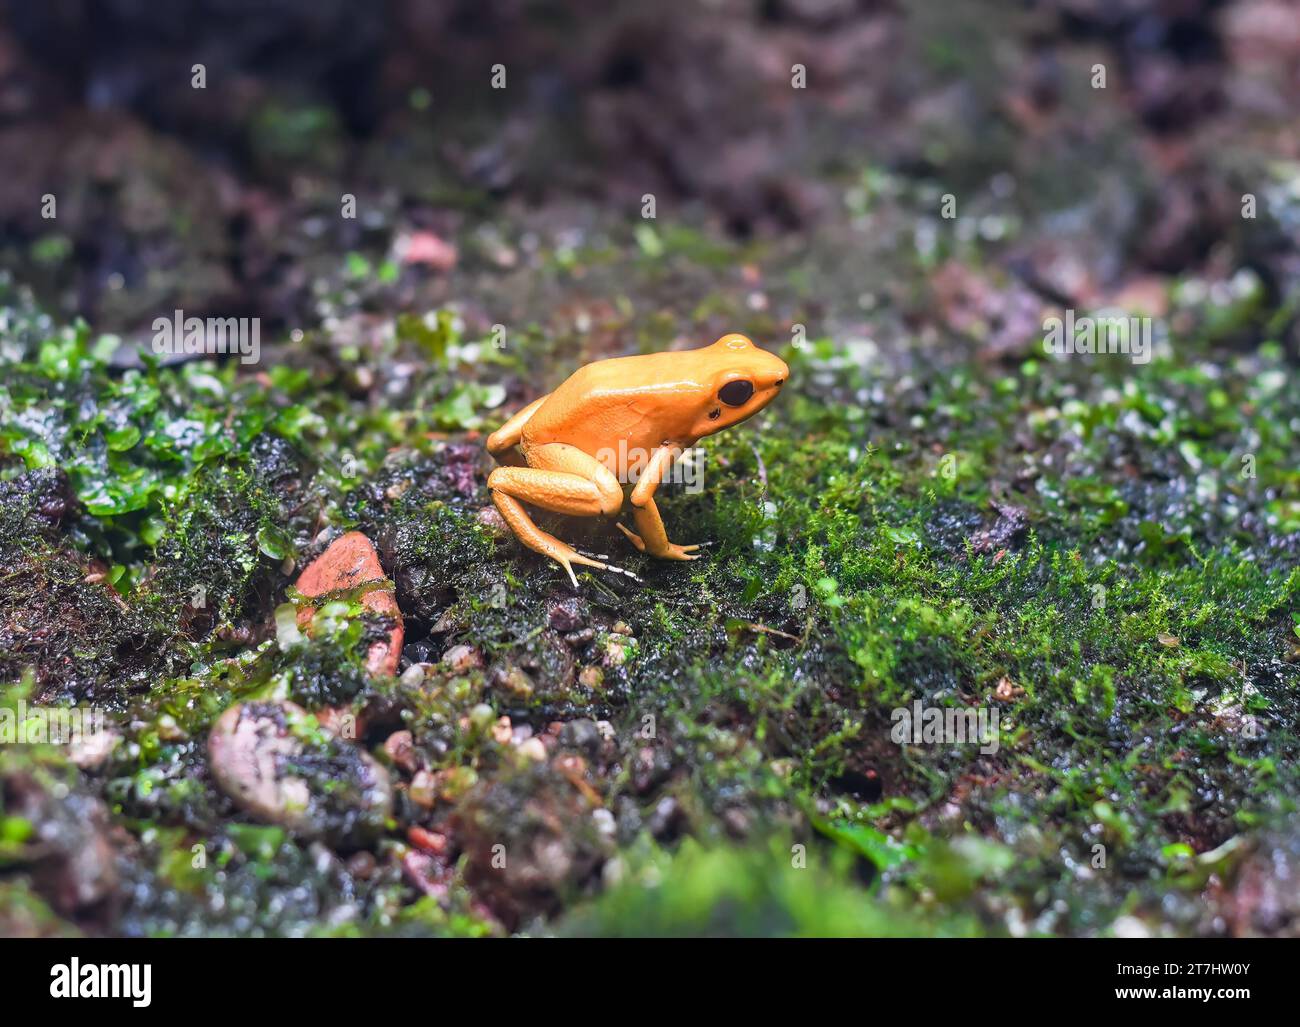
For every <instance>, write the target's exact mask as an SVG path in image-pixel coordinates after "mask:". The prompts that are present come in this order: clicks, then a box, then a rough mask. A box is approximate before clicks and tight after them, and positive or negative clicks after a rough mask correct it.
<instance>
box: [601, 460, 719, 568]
mask: <svg viewBox="0 0 1300 1027" xmlns="http://www.w3.org/2000/svg"><path fill="white" fill-rule="evenodd" d="M680 455H681V450H680V449H678V448H677V447H676V446H661V447H659V448H658V449H656V450H655V451H654V453H652V454H651V456H650V461H649V463H647V464H646V467H645V470H644V471H642V472H641V476H640V477H639V478H637V481H636V486H635V487H634V488H633V489H632V495H631V497H630V501H631V503H632V517H633V519H634V520H635V521H636V526H637V531H639V532H640V534H639V535H638V534H637V532H636V531H631V530H630V529H628V528H625V527H624V526H623V525H621V524H620V525H619V526H618V529H619V531H621V532H622V533H623V534H624V535H626V536H627V537H628V538H629V539H631V541H632V545H634V546H636V547H637V549H639V550H641V551H642V552H643V553H649V554H650V555H651V556H657V557H659V558H660V559H661V560H695V559H698V557H699V554H698V553H695V552H694V551H695V550H696V549H699V548H700V547H699V546H698V545H692V546H679V545H677V544H676V543H675V542H669V541H668V532H667V531H665V530H664V521H663V518H662V517H660V516H659V508H658V507H657V506H655V500H654V494H655V490H656V489H657V488H659V485H660V483H661V482H662V481H663V479H664V475H665V474H667V473H668V469H669V468H670V467H672V465H673V461H674V460H676V459H677V457H678V456H680Z"/></svg>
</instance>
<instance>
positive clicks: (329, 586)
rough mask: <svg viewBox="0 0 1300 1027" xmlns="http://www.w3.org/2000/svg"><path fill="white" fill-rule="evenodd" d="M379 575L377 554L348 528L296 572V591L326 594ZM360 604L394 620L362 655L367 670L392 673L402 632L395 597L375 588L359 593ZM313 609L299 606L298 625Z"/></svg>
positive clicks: (381, 572)
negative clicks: (383, 638) (382, 637)
mask: <svg viewBox="0 0 1300 1027" xmlns="http://www.w3.org/2000/svg"><path fill="white" fill-rule="evenodd" d="M383 578H384V568H383V567H382V566H380V563H379V554H378V553H376V552H375V547H374V546H373V545H372V544H371V542H370V539H368V538H366V536H365V535H363V534H362V533H361V532H359V531H349V532H348V533H347V534H346V535H342V536H340V537H339V538H336V539H335V540H334V541H333V542H331V543H330V545H329V548H328V549H326V550H325V552H323V553H321V555H320V556H318V557H317V558H316V559H315V560H313V561H312V562H311V564H309V565H308V567H307V568H306V570H304V571H303V572H302V574H301V575H299V577H298V591H299V592H301V593H302V594H303V595H305V596H320V595H327V594H329V593H331V592H339V591H345V590H347V589H351V588H356V587H357V586H358V585H364V584H365V583H366V582H368V581H380V580H382V579H383ZM361 605H362V606H364V607H365V608H366V609H367V610H374V611H375V612H376V613H380V614H384V615H385V616H388V617H392V618H393V619H394V620H395V621H397V624H396V626H395V627H394V628H393V630H392V631H391V632H389V635H388V641H386V642H384V641H381V642H376V643H374V644H373V645H372V646H371V647H370V652H369V653H368V654H367V656H366V667H367V668H368V669H369V671H370V673H371V674H376V675H378V674H388V675H391V674H395V673H396V672H397V663H398V661H399V660H400V659H401V657H402V639H403V638H404V637H405V634H406V631H405V628H404V627H403V625H402V611H401V610H400V609H398V606H397V600H396V599H394V598H393V594H392V593H391V592H385V591H380V590H375V591H373V592H367V593H366V594H365V595H364V596H362V597H361ZM315 613H316V610H315V608H314V607H310V606H304V607H303V608H302V609H300V610H299V611H298V624H299V626H305V625H306V624H307V622H308V621H310V620H311V618H312V617H313V616H314V615H315Z"/></svg>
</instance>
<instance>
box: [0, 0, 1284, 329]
mask: <svg viewBox="0 0 1300 1027" xmlns="http://www.w3.org/2000/svg"><path fill="white" fill-rule="evenodd" d="M0 12H3V14H2V16H0V160H3V166H4V168H5V174H4V176H3V181H0V230H2V231H3V241H2V243H0V266H3V267H7V268H9V269H10V270H12V271H16V272H18V273H19V275H20V277H21V279H22V280H23V281H25V282H28V283H30V284H31V285H33V286H34V287H35V288H36V289H37V291H38V293H39V294H40V295H41V297H42V299H43V300H45V302H47V303H49V304H50V305H51V306H52V307H53V308H54V309H55V310H57V311H60V312H62V313H65V314H71V313H77V314H81V315H83V316H84V317H86V318H88V319H90V320H91V322H92V323H93V324H94V325H95V326H96V327H97V328H99V329H100V330H105V331H117V332H124V333H130V332H132V331H134V330H139V329H141V328H142V327H143V326H146V325H147V324H148V323H149V322H150V321H151V320H152V318H153V317H154V316H156V314H157V313H158V312H160V311H170V310H172V309H173V308H175V307H183V308H185V309H186V311H187V312H191V311H192V312H194V313H198V314H202V313H205V312H208V311H211V312H214V313H220V314H222V315H231V314H245V315H258V316H261V317H262V318H263V319H264V330H265V328H267V327H270V328H272V329H274V328H276V327H277V326H279V327H283V326H289V327H293V326H299V325H302V324H311V323H316V322H318V321H320V320H322V319H323V318H327V317H329V316H330V315H331V313H337V310H335V309H334V307H333V306H331V304H328V303H324V302H322V296H323V295H324V294H325V293H327V292H328V291H329V284H328V283H330V282H331V281H334V280H337V279H338V278H339V277H340V276H342V277H343V278H346V277H347V267H346V265H345V263H344V262H343V255H345V254H349V253H365V254H372V255H374V256H375V258H376V259H379V260H382V259H383V258H384V257H385V256H389V257H393V258H395V260H394V265H395V266H394V268H392V269H390V270H389V273H388V275H387V277H388V278H389V279H390V280H389V281H387V282H385V283H383V293H384V294H383V296H382V297H378V298H377V297H374V296H371V297H368V301H370V302H372V303H378V304H379V305H380V306H383V307H385V308H387V309H393V308H394V307H398V308H406V307H410V308H420V309H425V308H428V307H429V306H432V305H437V304H439V303H440V302H444V301H445V300H446V299H447V298H448V297H450V296H455V297H456V298H457V299H458V301H460V302H463V303H465V305H466V316H467V318H468V319H469V320H470V321H471V322H473V321H474V320H475V307H476V303H475V299H476V297H477V298H479V299H480V300H481V299H482V298H483V297H484V294H485V291H486V292H489V293H490V292H496V293H497V294H498V300H499V299H500V292H501V287H502V285H503V284H504V283H506V282H508V280H509V275H510V273H511V271H512V270H513V269H515V268H517V267H519V266H520V264H521V262H524V261H526V257H527V253H526V252H525V253H523V254H521V253H520V252H519V250H520V243H521V240H522V242H523V246H524V249H525V251H526V249H527V246H528V245H529V243H530V240H531V241H533V242H535V241H536V238H537V234H536V233H541V236H542V237H543V238H545V237H547V236H548V235H550V236H553V235H554V234H555V233H566V234H564V236H563V238H561V240H560V241H561V242H562V243H563V242H566V241H567V242H568V244H569V248H570V249H573V248H574V247H576V246H580V245H583V244H586V243H590V242H592V240H593V239H599V238H600V237H601V233H602V232H603V231H604V230H605V229H608V228H609V226H610V225H627V224H629V223H632V222H635V221H637V220H638V219H640V217H641V213H642V206H643V198H644V197H645V196H646V195H647V194H651V195H653V197H654V198H655V202H656V208H657V210H656V213H657V217H658V219H659V220H660V222H663V221H665V220H668V221H671V222H674V223H676V224H679V225H691V226H696V227H699V228H701V229H704V230H707V231H709V232H712V233H721V234H723V235H725V236H728V237H731V238H739V239H742V240H745V239H752V238H759V239H776V240H781V239H785V240H788V241H789V242H790V245H791V246H792V247H793V248H794V249H795V250H797V251H798V260H799V261H800V264H801V266H802V268H803V269H804V271H805V272H806V273H807V274H808V275H812V276H816V277H817V278H818V289H817V290H815V291H814V294H813V295H805V296H804V297H803V298H802V300H800V299H798V298H796V297H790V298H789V300H788V302H786V303H785V304H784V308H783V306H782V296H781V295H780V293H779V291H778V292H777V293H774V294H773V295H772V296H771V300H772V302H773V306H772V309H771V313H772V315H773V316H772V322H771V324H770V325H768V327H769V328H770V329H772V330H776V329H778V328H779V329H780V330H781V331H782V332H783V333H786V332H788V330H789V323H790V322H791V321H793V320H795V319H802V320H805V321H807V320H810V319H811V320H815V321H817V322H818V326H819V327H820V328H823V329H826V330H828V331H829V330H839V329H852V330H858V331H860V330H861V329H862V315H863V312H862V309H861V303H860V302H859V300H860V299H861V296H862V294H863V293H864V292H865V291H868V290H878V292H877V293H875V295H876V300H878V301H882V302H881V303H880V304H879V305H880V307H881V308H883V309H877V310H875V311H874V312H873V317H872V324H871V328H872V331H871V337H872V339H873V341H874V342H876V343H877V344H879V345H882V346H884V347H885V348H886V349H887V350H892V349H895V348H901V347H904V346H906V345H907V343H906V341H905V340H906V338H908V337H911V336H913V335H914V334H915V333H916V332H917V331H918V330H926V329H935V330H939V331H942V332H945V333H947V334H952V333H954V332H955V333H956V334H957V335H959V336H963V337H967V338H971V339H973V340H974V341H975V342H977V343H978V344H979V346H981V347H993V348H994V349H996V348H997V347H998V346H999V345H1000V344H1001V343H1002V341H1003V340H1004V337H1007V336H1013V337H1014V336H1022V335H1023V332H1024V330H1025V328H1026V326H1028V327H1029V328H1030V329H1031V330H1033V331H1037V330H1038V327H1039V326H1038V321H1039V320H1040V318H1039V308H1040V306H1041V305H1042V303H1043V302H1044V301H1046V302H1055V303H1061V304H1066V305H1071V304H1072V305H1076V306H1080V307H1086V306H1095V305H1098V304H1101V303H1103V302H1105V301H1108V300H1110V299H1114V298H1115V297H1120V298H1121V299H1122V300H1123V301H1125V302H1126V303H1128V304H1129V305H1132V304H1133V303H1137V304H1138V306H1139V307H1147V308H1152V309H1151V310H1150V312H1151V313H1157V314H1159V313H1164V310H1163V309H1161V308H1163V307H1165V305H1166V295H1167V290H1166V288H1165V287H1166V286H1167V285H1168V284H1169V283H1170V282H1171V281H1173V277H1172V276H1186V275H1193V276H1196V277H1198V278H1202V279H1203V280H1204V284H1205V286H1206V287H1207V288H1208V287H1209V286H1211V285H1213V284H1214V283H1215V282H1219V283H1231V282H1233V281H1234V280H1235V282H1236V285H1235V287H1234V288H1235V289H1237V290H1238V292H1241V293H1244V294H1245V295H1246V298H1247V299H1249V300H1250V302H1251V303H1252V304H1258V306H1260V307H1268V308H1270V309H1272V310H1276V309H1277V308H1278V306H1279V304H1281V305H1282V306H1283V307H1284V308H1285V309H1286V311H1287V312H1288V316H1287V321H1288V323H1287V324H1284V325H1281V326H1279V325H1277V324H1276V323H1274V324H1272V325H1271V329H1272V330H1273V331H1274V332H1276V331H1277V330H1278V329H1279V327H1280V328H1281V329H1282V331H1283V334H1285V336H1286V337H1287V338H1288V339H1289V342H1290V345H1291V346H1292V347H1293V348H1294V346H1295V328H1294V317H1293V316H1291V315H1293V314H1294V311H1295V306H1294V300H1293V299H1292V300H1291V301H1289V302H1288V301H1287V300H1286V298H1287V297H1292V298H1293V297H1294V296H1295V294H1296V291H1297V281H1298V280H1300V256H1298V254H1297V249H1296V234H1297V228H1298V227H1300V178H1298V172H1297V163H1296V162H1297V160H1298V159H1300V140H1298V139H1297V135H1298V133H1297V127H1296V124H1297V123H1296V119H1295V116H1294V104H1295V98H1296V96H1297V95H1298V94H1300V16H1298V14H1300V10H1298V8H1297V5H1296V4H1295V3H1293V2H1288V0H1240V2H1235V3H1226V2H1221V0H1043V2H986V0H975V2H970V3H961V4H950V3H944V2H927V0H917V2H911V3H907V2H876V0H706V2H699V3H687V2H681V0H666V2H663V3H657V4H651V5H647V4H639V3H630V2H614V3H609V2H604V0H600V2H597V0H592V2H582V0H570V2H561V3H526V2H522V0H467V2H452V0H449V2H445V3H421V2H417V0H386V2H378V3H374V4H367V5H357V4H352V3H346V2H342V0H337V2H336V0H301V2H298V0H278V2H274V3H261V2H254V0H195V2H190V3H175V4H166V5H156V4H150V3H144V2H139V0H103V2H91V0H52V2H48V3H40V4H32V3H24V2H20V0H6V2H5V3H4V4H2V5H0ZM198 65H201V66H202V79H203V81H202V85H203V88H195V85H196V84H197V83H198V81H199V80H198V79H196V74H197V73H198V72H199V69H198V68H196V66H198ZM496 65H500V66H502V67H503V69H504V72H505V76H506V78H505V88H503V89H494V88H492V78H493V68H494V66H496ZM796 66H802V68H804V69H805V72H804V75H803V84H804V88H795V87H794V86H793V85H792V82H793V80H794V77H795V68H796ZM1099 71H1100V78H1099ZM1103 86H1104V87H1103ZM46 194H52V195H54V196H56V197H57V203H58V216H57V219H47V218H44V217H42V204H41V197H42V196H43V195H46ZM344 194H350V195H353V196H355V197H356V211H357V214H356V217H355V218H344V217H341V216H340V204H341V200H340V197H341V196H343V195H344ZM949 194H950V195H951V196H953V198H954V200H955V203H956V209H957V213H958V215H959V221H960V223H959V224H957V225H956V226H955V227H952V226H945V225H944V224H943V223H942V220H941V218H940V210H941V203H942V198H943V196H944V195H949ZM1247 194H1248V195H1249V196H1251V197H1253V198H1254V200H1253V211H1254V213H1255V216H1254V217H1253V218H1248V217H1243V203H1244V202H1245V201H1244V200H1243V197H1244V196H1245V195H1247ZM867 218H869V219H870V224H869V226H868V227H869V231H865V232H864V231H862V230H861V228H862V225H863V223H864V219H867ZM855 219H857V222H858V228H859V230H858V231H857V232H850V231H849V227H850V226H851V225H852V223H853V222H854V220H855ZM949 227H952V230H951V231H949V230H948V229H949ZM684 238H685V237H684V236H679V239H678V241H679V242H680V241H683V240H684ZM633 242H635V243H636V244H637V245H640V246H641V247H642V248H645V247H650V249H651V250H652V251H653V250H654V248H655V247H656V246H662V244H663V242H664V240H663V239H661V238H657V237H656V236H655V235H654V234H653V233H644V232H643V234H642V235H641V237H640V238H639V239H636V240H633V239H631V238H629V237H627V235H626V234H624V235H623V236H621V237H620V236H618V235H617V233H616V234H615V236H614V239H613V243H614V244H615V245H619V244H631V243H633ZM670 244H671V240H670ZM900 245H903V247H904V248H903V249H902V250H901V251H900ZM971 246H979V247H980V248H981V254H982V255H983V256H984V257H986V258H987V261H988V266H987V269H986V270H983V271H975V270H972V268H971V267H970V264H969V262H968V261H966V262H963V264H962V265H961V266H958V265H957V264H950V263H948V262H946V260H945V258H947V257H950V256H952V255H954V254H959V253H960V252H961V250H962V249H963V247H966V248H967V249H969V248H970V247H971ZM900 252H901V254H902V256H904V257H906V258H909V261H910V258H912V257H915V256H918V255H919V257H920V258H921V259H922V260H923V261H924V264H925V267H926V270H927V275H926V276H925V280H920V281H918V280H916V279H914V278H911V277H907V278H904V277H903V276H902V268H901V267H900V263H901V261H900ZM697 263H698V262H697ZM890 265H892V266H893V268H894V270H893V271H892V272H891V271H890V270H889V266H890ZM408 269H410V270H409V273H408ZM354 270H355V267H354ZM1243 271H1244V272H1245V276H1244V277H1242V276H1241V275H1240V273H1241V272H1243ZM483 272H490V273H492V274H494V275H495V277H494V278H492V279H490V280H488V281H486V282H484V281H480V280H479V278H478V276H479V275H481V274H482V273H483ZM930 272H933V274H930ZM457 274H460V275H462V276H463V279H462V280H461V281H460V282H459V283H458V284H456V285H452V284H451V283H452V280H453V277H454V276H455V275H457ZM353 277H355V275H354V276H353ZM1222 287H1223V288H1226V287H1227V285H1226V284H1223V285H1222ZM684 288H686V291H687V292H689V291H690V290H689V286H685V287H684ZM521 290H522V291H521ZM505 291H506V292H508V293H509V294H510V295H511V296H512V297H513V298H514V303H515V304H516V308H517V309H515V310H513V311H509V312H508V313H511V314H513V315H514V316H537V317H540V318H542V319H545V318H547V317H548V316H549V315H548V307H549V306H550V305H551V304H553V303H554V302H555V298H554V297H553V296H544V295H543V296H534V298H533V301H532V302H531V303H530V302H528V298H527V297H528V296H529V295H530V294H532V293H533V292H534V288H533V286H532V285H531V284H529V285H527V286H521V285H520V284H519V283H512V284H510V286H509V288H508V289H507V290H505ZM700 295H703V292H701V293H700ZM1234 295H1235V294H1234ZM486 302H488V303H489V305H491V303H492V302H493V301H486ZM334 306H337V305H334ZM489 313H490V316H489ZM506 319H507V313H503V312H502V311H501V310H500V309H494V310H493V311H491V312H488V311H486V310H485V311H483V316H482V318H479V320H483V321H484V322H485V323H486V324H491V323H493V322H496V321H502V320H506ZM1231 327H1232V329H1233V331H1234V332H1239V333H1240V334H1241V338H1242V340H1247V339H1249V338H1250V337H1251V332H1252V329H1251V326H1250V325H1249V324H1245V323H1243V322H1241V321H1240V320H1234V322H1233V324H1232V326H1231ZM1255 327H1256V328H1257V329H1258V328H1259V326H1258V325H1257V326H1255ZM1256 334H1257V333H1256Z"/></svg>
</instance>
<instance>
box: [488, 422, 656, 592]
mask: <svg viewBox="0 0 1300 1027" xmlns="http://www.w3.org/2000/svg"><path fill="white" fill-rule="evenodd" d="M525 455H526V457H527V459H528V464H529V466H527V467H498V468H497V469H496V470H494V471H493V472H492V473H491V475H489V476H488V488H490V489H491V490H492V502H493V503H495V504H496V508H497V510H499V511H500V513H501V516H502V517H504V518H505V522H506V523H507V524H508V525H510V529H511V530H512V531H513V532H514V533H515V537H516V538H518V539H519V541H520V542H522V543H523V544H524V545H526V546H527V547H528V548H529V549H531V550H533V551H534V552H538V553H541V554H542V555H543V556H547V557H550V558H551V559H552V560H554V561H555V562H556V563H558V564H559V565H560V566H561V567H563V568H564V569H565V570H566V571H568V572H569V579H570V580H571V581H572V582H573V584H574V587H575V588H576V587H577V584H578V579H577V578H576V577H575V576H574V574H573V564H575V563H576V564H579V565H581V566H584V567H594V568H596V569H597V570H607V571H614V572H615V573H619V574H628V572H627V571H624V570H622V569H621V568H619V567H614V566H612V565H611V564H607V563H604V562H602V561H600V560H596V559H593V558H591V557H588V556H584V555H583V554H582V553H579V552H578V551H577V550H576V549H574V548H573V547H572V546H571V545H569V544H568V543H567V542H561V541H560V540H559V539H558V538H556V537H555V536H554V535H551V534H548V533H547V532H545V531H543V530H542V529H541V528H539V527H538V526H537V525H536V524H535V523H533V519H532V518H531V517H529V516H528V511H527V510H525V509H524V507H523V503H531V504H532V505H533V506H539V507H541V508H542V509H543V510H550V511H552V512H553V513H561V514H569V515H570V516H577V517H599V516H602V515H604V516H607V517H612V516H614V514H616V513H618V511H619V509H620V508H621V507H622V505H623V489H622V486H620V485H619V483H618V479H617V478H616V477H614V475H613V473H612V472H611V471H610V470H609V469H608V468H607V467H606V466H605V465H604V464H602V463H601V462H600V461H599V460H597V459H596V458H595V457H594V456H591V455H590V454H588V453H584V452H583V451H582V450H580V449H578V448H577V447H575V446H569V445H565V444H564V443H562V442H553V443H550V444H549V445H545V446H537V447H536V448H534V449H530V450H528V452H527V454H525ZM520 500H522V501H523V502H520ZM629 576H634V575H629Z"/></svg>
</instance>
